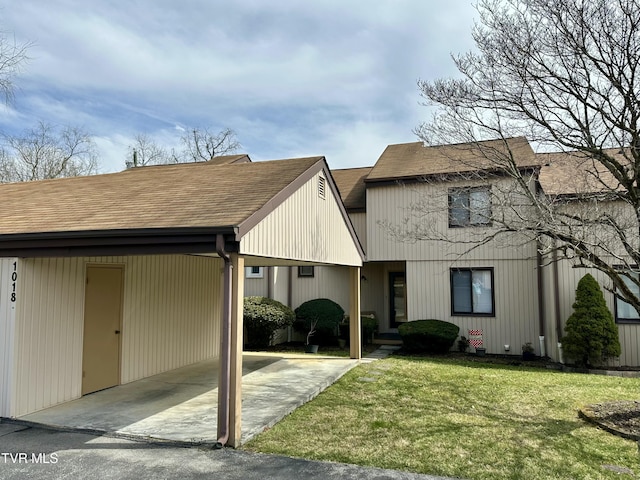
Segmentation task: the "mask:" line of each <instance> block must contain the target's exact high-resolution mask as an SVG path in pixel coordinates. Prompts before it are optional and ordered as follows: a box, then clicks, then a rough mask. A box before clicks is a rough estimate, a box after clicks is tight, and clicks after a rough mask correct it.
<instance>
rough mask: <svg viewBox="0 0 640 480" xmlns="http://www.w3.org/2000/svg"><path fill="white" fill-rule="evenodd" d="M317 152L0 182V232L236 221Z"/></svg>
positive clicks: (298, 172)
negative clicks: (0, 210)
mask: <svg viewBox="0 0 640 480" xmlns="http://www.w3.org/2000/svg"><path fill="white" fill-rule="evenodd" d="M323 158H324V157H310V158H298V159H291V160H274V161H268V162H255V163H236V164H231V165H229V164H227V165H215V164H211V163H208V162H204V163H190V164H180V165H162V166H152V167H139V168H133V169H129V170H125V171H123V172H119V173H110V174H104V175H95V176H89V177H75V178H62V179H55V180H43V181H35V182H25V183H12V184H4V185H0V201H1V202H2V205H3V207H4V209H3V214H2V215H1V216H0V235H3V234H12V233H43V232H66V231H91V230H117V229H146V228H178V227H219V226H220V227H227V226H237V225H239V224H240V223H241V222H243V221H244V220H246V219H247V218H248V217H249V216H250V215H251V214H253V213H254V212H256V211H257V210H259V209H260V208H261V207H262V206H264V205H265V204H266V203H267V202H269V201H270V200H271V199H272V198H273V197H274V196H275V195H276V194H277V193H278V192H280V191H281V190H283V189H284V188H285V187H286V186H287V185H289V184H290V183H291V182H292V181H294V180H295V179H296V178H297V177H298V176H300V175H301V174H303V173H304V172H305V171H307V170H308V169H309V168H310V167H311V166H313V165H315V164H316V163H318V162H319V161H321V160H323Z"/></svg>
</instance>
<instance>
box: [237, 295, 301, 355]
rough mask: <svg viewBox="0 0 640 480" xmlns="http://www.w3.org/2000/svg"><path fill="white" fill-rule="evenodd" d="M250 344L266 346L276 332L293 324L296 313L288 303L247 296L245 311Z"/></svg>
mask: <svg viewBox="0 0 640 480" xmlns="http://www.w3.org/2000/svg"><path fill="white" fill-rule="evenodd" d="M243 318H244V325H245V327H246V328H247V335H248V337H249V338H248V342H247V344H248V346H249V347H250V348H265V347H268V346H269V345H270V344H271V341H272V340H273V337H274V335H275V333H276V332H277V331H278V330H279V329H281V328H284V327H288V326H289V325H292V324H293V321H294V320H295V314H294V313H293V310H291V309H290V308H289V307H287V306H286V305H284V304H282V303H280V302H278V301H277V300H273V299H271V298H267V297H245V298H244V311H243Z"/></svg>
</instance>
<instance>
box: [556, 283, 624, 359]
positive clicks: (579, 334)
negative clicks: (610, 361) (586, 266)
mask: <svg viewBox="0 0 640 480" xmlns="http://www.w3.org/2000/svg"><path fill="white" fill-rule="evenodd" d="M561 341H562V349H563V351H564V354H565V356H566V357H567V358H569V359H571V360H573V361H574V362H575V363H576V365H579V366H582V367H586V366H592V365H599V364H601V363H602V362H603V361H604V360H606V359H607V358H611V357H618V356H620V340H619V339H618V326H617V325H616V324H615V322H614V320H613V315H611V311H610V310H609V308H607V304H606V302H605V300H604V295H603V294H602V290H601V289H600V285H598V282H597V281H596V279H595V278H593V276H591V275H590V274H586V275H585V276H584V277H582V279H580V282H578V288H577V289H576V301H575V303H574V304H573V314H571V316H570V317H569V319H568V320H567V324H566V326H565V336H564V337H563V338H562V340H561Z"/></svg>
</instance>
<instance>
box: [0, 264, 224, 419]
mask: <svg viewBox="0 0 640 480" xmlns="http://www.w3.org/2000/svg"><path fill="white" fill-rule="evenodd" d="M87 264H118V265H124V266H125V269H124V270H125V278H124V298H123V320H122V322H123V328H122V350H121V382H122V383H127V382H130V381H133V380H136V379H139V378H143V377H146V376H149V375H154V374H156V373H160V372H162V371H166V370H170V369H173V368H177V367H180V366H183V365H187V364H190V363H194V362H197V361H199V360H202V359H205V358H209V357H215V356H217V355H218V352H219V345H220V331H219V330H220V317H221V311H220V308H221V306H220V296H221V292H220V289H221V276H222V263H221V260H220V259H218V258H211V257H196V256H183V255H168V256H148V257H146V256H145V257H92V258H60V259H48V258H44V259H27V260H21V261H20V271H19V286H18V287H19V293H20V295H19V296H18V302H17V306H16V311H17V313H18V314H17V315H16V321H15V325H16V327H15V352H14V358H15V359H16V366H15V372H16V376H15V381H14V385H15V388H14V390H13V392H12V397H11V404H12V406H13V407H12V410H11V415H12V416H21V415H25V414H27V413H31V412H34V411H37V410H40V409H43V408H46V407H49V406H52V405H56V404H58V403H62V402H65V401H68V400H72V399H75V398H79V397H80V394H81V385H82V344H83V337H82V335H83V333H82V332H83V325H84V285H85V275H86V265H87Z"/></svg>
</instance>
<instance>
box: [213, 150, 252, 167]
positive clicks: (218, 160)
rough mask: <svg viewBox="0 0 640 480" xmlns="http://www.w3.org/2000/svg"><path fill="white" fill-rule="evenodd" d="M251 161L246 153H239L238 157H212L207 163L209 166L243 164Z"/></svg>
mask: <svg viewBox="0 0 640 480" xmlns="http://www.w3.org/2000/svg"><path fill="white" fill-rule="evenodd" d="M250 161H251V159H250V158H249V155H247V154H246V153H240V154H238V155H219V156H217V157H213V158H212V159H211V160H209V161H208V162H207V163H209V164H211V165H230V164H232V163H244V162H250Z"/></svg>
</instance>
